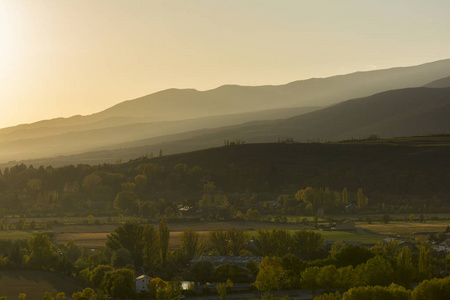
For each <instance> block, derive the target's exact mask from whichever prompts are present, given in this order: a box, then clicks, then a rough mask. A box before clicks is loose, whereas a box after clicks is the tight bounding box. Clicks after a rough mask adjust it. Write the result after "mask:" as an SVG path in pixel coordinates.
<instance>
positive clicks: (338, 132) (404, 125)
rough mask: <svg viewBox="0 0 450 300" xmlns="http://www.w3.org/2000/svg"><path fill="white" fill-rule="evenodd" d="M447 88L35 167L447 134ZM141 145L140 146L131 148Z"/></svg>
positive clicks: (391, 94)
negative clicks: (240, 146)
mask: <svg viewBox="0 0 450 300" xmlns="http://www.w3.org/2000/svg"><path fill="white" fill-rule="evenodd" d="M449 116H450V88H442V89H435V88H408V89H399V90H393V91H386V92H382V93H378V94H375V95H372V96H369V97H364V98H358V99H352V100H348V101H345V102H342V103H339V104H336V105H334V106H330V107H327V108H324V109H321V110H317V111H313V112H310V113H306V114H303V115H299V116H295V117H291V118H287V119H278V120H270V121H254V122H249V123H245V124H241V125H234V126H228V127H222V128H215V129H203V130H196V131H191V132H186V133H179V134H174V135H170V136H163V137H159V138H153V139H145V140H141V141H137V142H136V141H134V142H133V143H124V144H117V145H113V146H111V147H112V148H116V149H115V150H110V151H94V152H88V153H83V154H80V155H74V156H65V157H57V158H53V159H44V160H35V161H30V162H28V163H33V164H35V165H40V164H43V165H46V164H52V165H64V164H77V163H100V162H101V163H103V162H114V161H115V160H117V159H119V158H121V159H122V160H124V161H125V160H128V159H132V158H136V157H139V156H142V155H146V154H147V153H152V152H153V153H155V154H156V153H158V152H159V150H160V149H162V150H163V153H164V154H173V153H180V152H187V151H193V150H199V149H206V148H211V147H218V146H222V145H223V143H224V140H230V141H233V140H243V141H245V142H246V143H261V142H266V143H267V142H269V143H273V142H277V141H278V140H279V139H281V140H284V139H286V138H292V139H294V141H296V142H300V141H301V142H307V141H318V140H321V141H336V140H345V139H352V138H364V137H368V136H369V135H378V136H380V137H383V138H390V137H395V136H416V135H424V134H432V133H443V132H450V118H449ZM133 144H139V145H141V146H139V147H133Z"/></svg>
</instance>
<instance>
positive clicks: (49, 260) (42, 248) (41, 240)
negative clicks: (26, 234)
mask: <svg viewBox="0 0 450 300" xmlns="http://www.w3.org/2000/svg"><path fill="white" fill-rule="evenodd" d="M28 243H29V246H30V264H31V265H33V266H36V267H38V268H42V269H49V268H51V267H52V266H53V265H54V263H55V262H56V259H57V255H56V253H55V251H53V247H52V243H51V242H50V238H49V237H48V236H46V235H44V234H42V233H36V234H35V235H34V237H33V238H32V239H30V240H29V242H28Z"/></svg>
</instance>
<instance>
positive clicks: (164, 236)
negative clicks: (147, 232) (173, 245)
mask: <svg viewBox="0 0 450 300" xmlns="http://www.w3.org/2000/svg"><path fill="white" fill-rule="evenodd" d="M158 233H159V247H160V255H161V262H162V264H163V265H165V264H166V262H167V253H168V251H169V240H170V230H169V227H168V226H167V220H166V218H165V217H164V218H162V219H161V221H160V222H159V226H158Z"/></svg>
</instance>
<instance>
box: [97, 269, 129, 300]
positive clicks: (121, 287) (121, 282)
mask: <svg viewBox="0 0 450 300" xmlns="http://www.w3.org/2000/svg"><path fill="white" fill-rule="evenodd" d="M133 280H134V271H133V270H130V269H117V270H115V271H113V272H108V273H106V274H105V278H104V279H103V285H102V286H103V287H104V291H105V293H106V294H108V295H110V296H112V297H116V298H125V297H130V296H131V295H132V294H133V291H134V282H133Z"/></svg>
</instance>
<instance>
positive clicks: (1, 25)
mask: <svg viewBox="0 0 450 300" xmlns="http://www.w3.org/2000/svg"><path fill="white" fill-rule="evenodd" d="M13 24H14V16H13V14H12V10H11V9H9V7H8V6H7V5H6V3H0V80H1V81H0V84H1V85H4V84H5V80H6V79H7V78H8V77H9V75H10V73H11V72H12V71H13V70H12V69H13V65H14V60H15V59H17V57H16V56H15V54H14V47H15V38H14V32H13V31H14V30H13V27H14V26H13Z"/></svg>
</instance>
